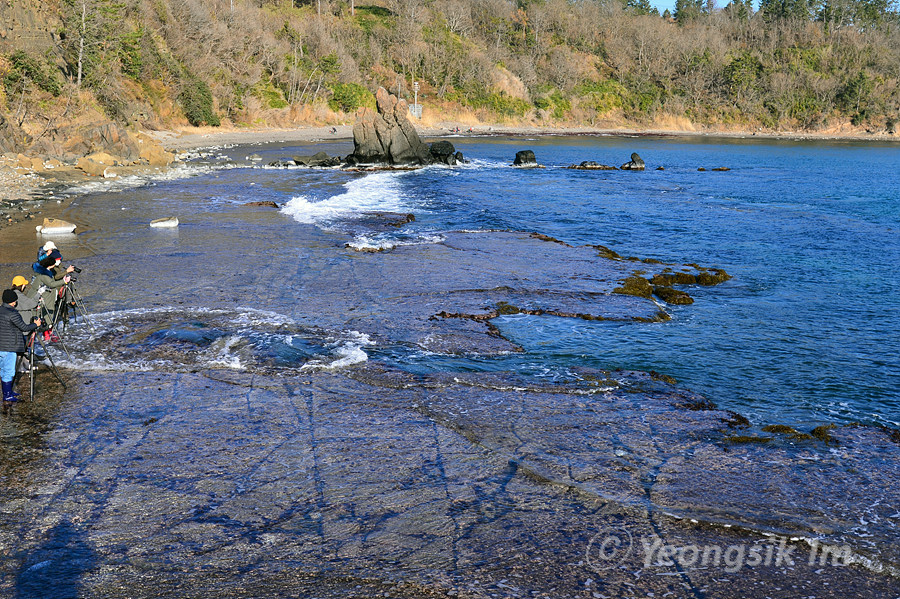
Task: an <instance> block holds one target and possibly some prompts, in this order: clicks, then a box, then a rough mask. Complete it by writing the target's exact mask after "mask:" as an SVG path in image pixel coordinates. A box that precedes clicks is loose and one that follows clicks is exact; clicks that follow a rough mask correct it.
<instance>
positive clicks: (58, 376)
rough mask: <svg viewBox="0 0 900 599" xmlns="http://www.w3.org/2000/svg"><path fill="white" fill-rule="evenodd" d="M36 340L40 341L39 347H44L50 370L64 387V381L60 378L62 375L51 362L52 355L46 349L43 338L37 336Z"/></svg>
mask: <svg viewBox="0 0 900 599" xmlns="http://www.w3.org/2000/svg"><path fill="white" fill-rule="evenodd" d="M38 340H39V341H40V343H41V347H43V348H44V354H45V355H46V356H47V359H48V360H50V371H51V372H53V375H54V376H56V380H58V381H59V384H60V385H62V386H63V389H65V388H66V383H65V381H63V380H62V377H61V376H60V375H59V370H57V369H56V364H55V363H54V362H53V356H51V355H50V352H49V351H47V346H46V345H44V340H43V339H41V338H40V337H38Z"/></svg>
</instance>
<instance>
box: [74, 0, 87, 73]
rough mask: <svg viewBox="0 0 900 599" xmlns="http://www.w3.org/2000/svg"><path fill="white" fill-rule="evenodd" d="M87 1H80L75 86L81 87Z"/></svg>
mask: <svg viewBox="0 0 900 599" xmlns="http://www.w3.org/2000/svg"><path fill="white" fill-rule="evenodd" d="M86 21H87V0H81V33H80V35H79V37H78V81H77V83H76V85H77V86H78V87H81V74H82V73H83V72H84V70H83V68H82V65H83V64H84V35H85V31H86V28H87V25H86Z"/></svg>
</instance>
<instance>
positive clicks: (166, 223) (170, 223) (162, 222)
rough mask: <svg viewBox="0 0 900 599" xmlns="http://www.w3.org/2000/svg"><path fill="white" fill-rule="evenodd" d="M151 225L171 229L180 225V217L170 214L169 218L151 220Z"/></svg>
mask: <svg viewBox="0 0 900 599" xmlns="http://www.w3.org/2000/svg"><path fill="white" fill-rule="evenodd" d="M150 226H151V227H155V228H157V229H169V228H172V227H177V226H178V217H177V216H170V217H168V218H157V219H156V220H151V221H150Z"/></svg>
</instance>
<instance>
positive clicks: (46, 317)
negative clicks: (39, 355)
mask: <svg viewBox="0 0 900 599" xmlns="http://www.w3.org/2000/svg"><path fill="white" fill-rule="evenodd" d="M38 297H39V298H40V299H39V300H38V307H39V310H40V311H39V313H38V316H39V317H40V319H41V321H42V322H45V323H49V324H48V325H47V328H46V329H45V330H48V331H51V332H52V331H53V330H54V329H55V327H56V321H57V319H59V315H60V312H61V311H62V306H59V308H58V309H57V310H56V312H55V313H51V312H50V308H48V307H47V305H46V304H45V303H44V295H43V294H42V293H40V290H38ZM40 343H41V347H43V348H44V351H46V346H44V340H43V339H41V340H40ZM59 344H60V345H62V348H63V351H65V352H66V357H67V358H69V359H71V358H72V356H71V355H70V354H69V348H68V347H66V342H65V341H63V340H62V337H59ZM48 355H49V354H48Z"/></svg>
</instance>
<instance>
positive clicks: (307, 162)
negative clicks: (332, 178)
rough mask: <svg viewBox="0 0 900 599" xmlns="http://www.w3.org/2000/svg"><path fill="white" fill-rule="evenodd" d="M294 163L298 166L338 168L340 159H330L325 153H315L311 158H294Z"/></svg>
mask: <svg viewBox="0 0 900 599" xmlns="http://www.w3.org/2000/svg"><path fill="white" fill-rule="evenodd" d="M294 163H295V164H297V165H299V166H319V167H324V166H340V164H341V159H340V157H337V156H335V157H332V156H329V155H328V154H326V153H325V152H316V153H315V154H313V155H312V156H294Z"/></svg>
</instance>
